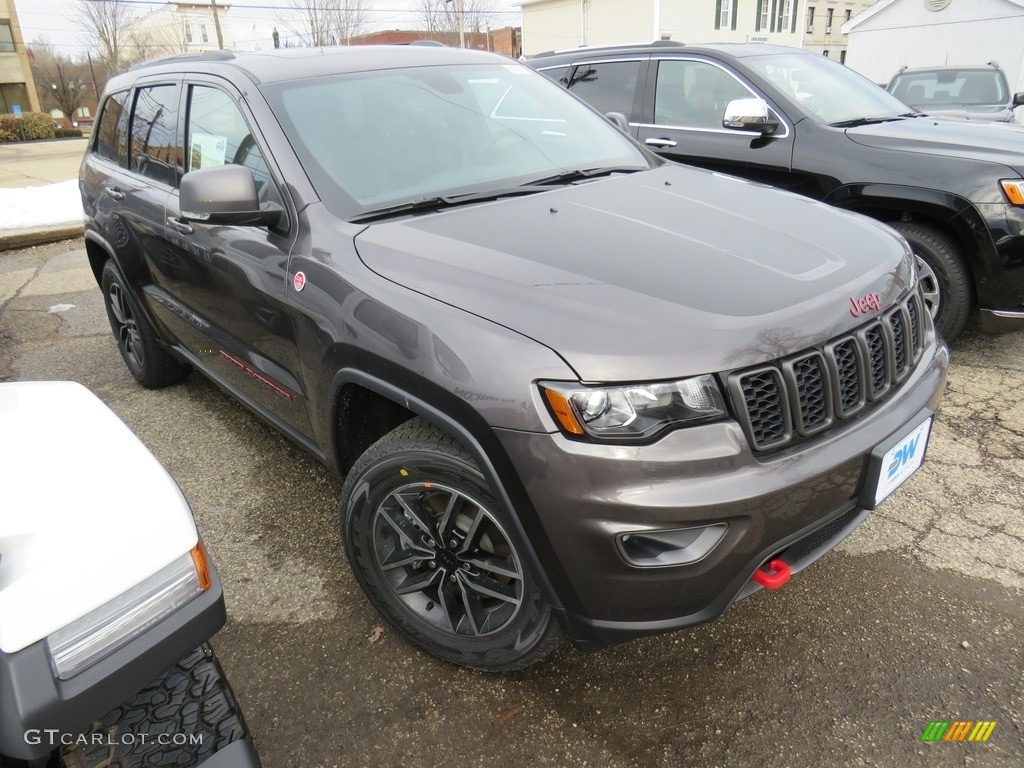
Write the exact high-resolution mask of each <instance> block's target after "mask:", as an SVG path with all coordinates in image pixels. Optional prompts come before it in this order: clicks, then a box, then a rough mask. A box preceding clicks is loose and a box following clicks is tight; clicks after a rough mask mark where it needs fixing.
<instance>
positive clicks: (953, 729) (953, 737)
mask: <svg viewBox="0 0 1024 768" xmlns="http://www.w3.org/2000/svg"><path fill="white" fill-rule="evenodd" d="M995 728H996V721H995V720H978V721H974V720H954V721H953V722H950V721H949V720H932V721H931V722H930V723H928V727H927V728H925V729H924V733H922V734H921V741H988V737H989V736H991V735H992V731H994V730H995Z"/></svg>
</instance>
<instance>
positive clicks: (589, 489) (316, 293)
mask: <svg viewBox="0 0 1024 768" xmlns="http://www.w3.org/2000/svg"><path fill="white" fill-rule="evenodd" d="M81 188H82V197H83V201H84V206H85V212H86V244H87V250H88V254H89V259H90V262H91V265H92V269H93V272H94V273H95V276H96V280H97V283H98V284H99V286H100V287H101V290H102V291H103V296H104V299H105V301H106V306H107V313H108V316H109V320H110V325H111V328H112V330H113V333H114V336H115V337H116V339H117V342H118V345H119V347H120V351H121V354H122V356H123V358H124V361H125V363H126V364H127V366H128V368H129V370H130V371H131V372H132V374H133V375H134V376H135V377H136V378H137V379H138V380H139V382H140V383H141V384H142V385H143V386H146V387H161V386H165V385H169V384H172V383H175V382H178V381H180V380H181V379H183V378H184V377H185V376H186V375H187V373H188V372H189V370H191V369H198V370H200V371H201V372H202V373H203V374H204V375H206V376H208V377H209V378H210V379H212V380H213V381H214V382H216V383H217V384H218V385H220V386H221V387H222V388H223V389H224V390H226V391H227V392H229V393H230V394H231V395H232V396H234V397H235V398H237V399H238V400H240V401H241V402H242V403H244V404H245V405H246V406H248V407H249V408H251V409H252V410H253V411H254V412H255V413H257V414H258V415H259V416H261V417H262V418H263V419H265V420H266V421H267V422H269V423H270V424H272V425H273V426H274V427H276V428H277V429H279V430H280V431H281V432H283V433H284V434H285V435H287V436H288V437H289V438H291V439H292V440H293V441H294V442H295V443H297V444H298V445H300V446H302V447H303V448H305V449H306V450H308V451H309V452H310V453H312V454H313V455H314V456H316V457H317V458H319V459H320V460H321V461H322V462H323V463H324V464H326V465H327V466H328V467H330V468H331V469H332V470H334V471H336V472H337V473H338V474H339V475H341V476H344V477H345V483H344V487H343V490H342V498H341V504H340V507H341V509H340V528H341V534H342V538H343V540H344V545H345V549H346V552H347V554H348V559H349V563H350V564H351V567H352V569H353V571H354V573H355V576H356V578H357V579H358V581H359V583H360V585H361V586H362V588H363V589H364V591H365V593H366V595H367V596H368V598H369V599H370V600H371V602H372V603H373V604H374V605H375V606H376V607H377V609H378V610H379V611H380V612H381V613H382V614H383V615H384V616H385V617H386V618H387V620H389V621H390V622H391V623H392V624H393V625H394V626H395V627H397V628H398V629H399V630H400V631H401V632H403V633H404V634H405V635H406V636H407V637H408V638H409V639H410V640H411V641H412V642H414V643H416V644H418V645H419V646H420V647H422V648H424V649H426V650H427V651H429V652H431V653H434V654H436V655H438V656H440V657H443V658H445V659H449V660H451V661H454V662H456V663H459V664H464V665H467V666H471V667H477V668H482V669H492V670H508V669H516V668H520V667H524V666H526V665H528V664H531V663H533V662H535V661H537V660H538V659H540V658H542V657H543V656H544V655H545V654H547V653H548V652H549V651H551V650H552V649H553V648H554V647H555V646H557V645H558V643H559V642H560V641H561V639H562V637H563V636H568V638H569V639H571V640H572V641H574V642H575V643H577V644H578V645H579V646H581V647H584V648H599V647H601V646H603V645H607V644H609V643H613V642H617V641H620V640H624V639H628V638H630V637H635V636H638V635H644V634H653V633H658V632H666V631H669V630H673V629H677V628H680V627H685V626H687V625H692V624H695V623H698V622H703V621H708V620H710V619H712V618H714V617H716V616H717V615H718V614H720V613H721V612H722V611H724V610H725V609H726V607H727V606H728V605H729V604H730V603H731V602H733V601H734V600H737V599H740V598H743V597H745V596H747V595H750V594H752V593H754V592H756V591H758V590H760V589H762V588H764V587H769V588H778V587H780V586H781V585H782V584H784V583H785V582H786V580H787V579H788V578H789V576H790V574H792V573H795V572H797V571H799V570H800V569H802V568H804V567H805V566H807V565H808V564H809V563H811V562H813V561H814V560H816V559H817V558H818V557H820V556H821V555H822V554H824V553H825V552H827V551H828V550H829V549H831V548H832V547H833V546H835V544H836V543H837V542H838V541H840V540H841V539H842V538H843V537H844V536H845V535H846V534H848V533H849V532H850V531H851V530H852V529H853V528H854V527H855V526H857V524H859V523H860V522H861V521H862V520H864V518H865V517H866V516H867V515H868V514H869V512H870V510H871V509H873V508H874V507H875V506H876V505H877V504H879V503H880V502H881V501H882V500H883V499H884V498H886V497H887V496H888V495H889V494H890V493H891V492H892V491H893V490H894V489H895V488H896V487H897V486H898V485H899V484H900V483H901V482H903V481H904V480H906V478H907V477H908V476H909V475H910V474H911V473H912V472H913V471H914V470H915V469H916V468H917V467H918V466H919V465H920V463H921V461H922V459H923V457H924V452H925V447H926V444H927V439H928V434H929V429H930V426H931V423H932V417H933V412H934V409H935V408H936V406H937V404H938V401H939V399H940V396H941V392H942V388H943V384H944V379H945V373H946V366H947V362H948V353H947V350H946V348H945V346H944V345H943V344H942V342H941V341H940V340H938V339H937V337H936V334H935V332H934V329H933V326H932V321H931V319H930V317H929V315H928V312H927V311H926V310H925V307H924V304H923V298H922V295H921V290H920V286H919V284H918V281H917V275H916V268H915V263H914V258H913V255H912V254H911V251H910V248H909V247H908V245H907V243H906V241H904V240H903V239H902V238H901V237H899V236H898V235H896V234H895V233H893V232H892V231H891V230H890V229H888V228H886V227H885V226H884V225H881V224H879V223H877V222H875V221H873V220H871V219H868V218H866V217H862V216H859V215H856V214H851V213H846V212H843V211H838V210H835V209H832V208H830V207H828V206H825V205H820V204H817V203H814V202H811V201H809V200H807V199H805V198H802V197H798V196H795V195H790V194H787V193H784V192H780V191H778V190H774V189H771V188H768V187H764V186H760V185H756V184H751V183H749V182H746V181H742V180H739V179H737V178H734V177H730V176H725V175H722V174H718V173H714V172H709V171H703V170H696V169H692V168H686V167H682V166H677V165H673V164H666V163H665V162H664V161H661V160H659V159H657V158H656V157H654V156H653V155H652V154H650V153H649V152H648V151H647V150H645V149H643V148H642V147H640V146H639V145H637V144H636V143H635V142H634V141H633V140H631V139H630V138H628V137H626V136H625V135H623V134H622V133H621V132H619V131H618V130H616V129H615V128H614V127H613V126H612V125H610V124H609V123H608V122H607V121H606V120H605V119H604V118H603V117H602V116H601V115H599V114H598V113H596V112H594V111H593V110H592V109H591V108H589V107H587V106H586V105H584V104H583V103H582V102H580V101H578V100H577V99H575V98H574V97H573V96H571V95H570V94H568V93H566V92H565V90H564V89H562V88H560V87H559V86H557V85H556V84H554V83H552V82H550V81H549V80H547V79H546V78H544V77H542V76H540V75H538V74H536V73H534V72H532V71H530V70H529V69H528V68H526V67H524V66H522V65H521V64H518V63H516V62H513V61H510V60H508V59H504V58H501V57H498V56H494V55H491V54H485V53H480V52H470V51H462V50H451V49H444V48H427V47H376V48H375V47H359V48H351V49H350V48H343V49H324V50H309V49H305V50H289V51H274V52H272V53H266V54H256V55H238V56H235V55H232V54H229V53H218V54H205V55H199V56H185V57H179V58H172V59H168V60H163V61H158V62H153V63H150V64H146V65H144V66H141V67H138V68H136V69H134V70H132V71H131V72H129V73H127V74H125V75H122V76H119V77H116V78H114V79H112V80H111V81H110V83H109V85H108V88H107V93H106V95H105V97H104V100H103V104H102V107H101V111H100V116H99V122H98V124H97V128H96V131H95V135H94V137H93V139H92V143H91V145H90V148H89V150H88V152H87V154H86V157H85V160H84V162H83V165H82V172H81Z"/></svg>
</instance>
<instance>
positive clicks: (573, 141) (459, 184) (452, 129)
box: [264, 62, 649, 218]
mask: <svg viewBox="0 0 1024 768" xmlns="http://www.w3.org/2000/svg"><path fill="white" fill-rule="evenodd" d="M264 92H265V93H266V95H267V97H268V99H269V100H270V103H271V106H272V108H273V109H274V111H275V113H276V114H277V116H278V118H279V119H280V121H281V124H282V126H283V127H284V129H285V132H286V134H287V135H288V137H289V140H290V141H291V143H292V146H293V147H294V149H295V152H296V154H298V156H299V159H300V160H301V161H302V164H303V166H304V167H305V169H306V171H307V173H308V174H309V177H310V180H311V181H312V182H313V185H314V186H315V187H316V189H317V193H318V194H319V195H320V197H321V199H322V200H323V201H324V203H325V204H326V205H327V206H328V208H330V209H331V210H332V211H333V212H334V213H335V214H336V215H338V216H341V217H342V218H351V217H353V216H355V215H358V214H360V213H364V212H367V211H373V210H379V209H381V208H384V207H389V206H395V205H401V204H404V203H410V202H415V201H417V200H423V199H424V198H431V197H439V196H451V195H458V194H469V193H479V192H486V191H488V190H500V189H507V188H509V187H512V186H515V185H519V184H526V183H529V182H530V181H532V180H537V179H540V178H547V177H551V176H555V175H560V174H563V173H566V172H571V171H582V170H591V169H594V168H615V167H625V168H647V167H649V163H648V161H647V159H646V157H645V156H644V154H643V153H642V152H641V151H640V150H639V149H638V148H637V147H636V146H634V145H633V144H632V143H631V142H630V141H629V140H628V139H627V138H626V137H625V136H624V135H623V134H622V133H620V132H619V131H618V130H617V129H615V128H614V127H612V126H611V124H610V123H608V121H606V120H605V119H604V118H602V117H601V116H600V115H598V114H595V113H594V112H592V111H591V110H590V109H589V108H587V107H585V106H584V105H583V104H582V103H580V102H579V101H577V100H576V99H575V98H573V97H572V96H570V95H569V94H568V93H566V91H565V89H563V88H561V87H560V86H558V85H556V84H554V83H552V82H551V81H549V80H548V79H547V78H545V77H542V76H541V75H538V74H536V73H535V72H533V71H532V70H530V69H528V68H526V67H524V66H522V65H521V64H516V63H512V62H509V63H508V64H501V63H495V64H474V65H468V66H467V65H456V66H442V67H418V68H408V69H392V70H384V71H375V72H360V73H356V74H346V75H338V76H334V77H329V78H318V79H316V80H300V81H292V82H285V83H277V84H272V85H268V86H265V87H264Z"/></svg>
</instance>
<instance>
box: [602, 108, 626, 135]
mask: <svg viewBox="0 0 1024 768" xmlns="http://www.w3.org/2000/svg"><path fill="white" fill-rule="evenodd" d="M605 117H606V118H607V119H608V122H609V123H611V124H612V125H614V126H615V127H616V128H618V129H619V130H620V131H622V132H623V133H624V134H626V135H627V136H629V120H627V119H626V116H625V115H624V114H622V113H621V112H607V113H605Z"/></svg>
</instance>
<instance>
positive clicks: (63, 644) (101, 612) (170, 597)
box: [46, 543, 210, 680]
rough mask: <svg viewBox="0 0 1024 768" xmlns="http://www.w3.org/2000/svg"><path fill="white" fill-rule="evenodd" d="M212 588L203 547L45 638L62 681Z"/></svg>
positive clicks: (198, 547) (55, 668) (54, 666)
mask: <svg viewBox="0 0 1024 768" xmlns="http://www.w3.org/2000/svg"><path fill="white" fill-rule="evenodd" d="M209 588H210V572H209V565H208V563H207V561H206V552H205V551H204V550H203V545H202V543H200V544H198V545H196V547H195V549H193V550H192V551H191V552H189V553H188V554H186V555H183V556H182V557H179V558H178V559H177V560H175V561H174V562H173V563H171V564H170V565H168V566H167V567H166V568H163V569H162V570H160V571H157V572H156V573H155V574H153V575H152V576H150V577H149V578H148V579H146V580H145V581H143V582H141V583H140V584H137V585H136V586H134V587H132V588H131V589H129V590H128V591H127V592H125V593H123V594H121V595H119V596H117V597H115V598H114V599H113V600H111V601H110V602H108V603H105V604H103V605H101V606H100V607H99V608H97V609H96V610H94V611H92V612H91V613H87V614H86V615H85V616H83V617H82V618H80V619H78V620H76V621H73V622H72V623H70V624H68V625H67V626H66V627H62V628H60V629H58V630H57V631H56V632H54V633H53V634H52V635H50V636H49V637H47V638H46V647H47V649H48V650H49V652H50V659H51V661H52V663H53V670H54V672H56V673H57V677H59V678H60V679H61V680H67V679H68V678H70V677H73V676H74V675H77V674H78V673H79V672H81V671H82V670H83V669H86V668H87V667H90V666H92V665H93V664H95V663H96V662H97V661H99V660H100V659H102V658H103V657H104V656H106V655H108V654H110V653H113V652H114V651H116V650H117V649H118V648H120V647H121V646H123V645H124V644H125V643H127V642H128V641H129V640H131V639H132V638H133V637H136V636H137V635H139V634H141V633H142V632H144V631H145V630H146V629H147V628H149V627H151V626H153V625H154V624H156V623H157V622H158V621H160V619H162V618H163V617H164V616H166V615H167V614H169V613H171V612H172V611H174V610H176V609H177V608H179V607H180V606H182V605H184V604H185V603H187V602H188V601H189V600H191V599H192V598H194V597H195V596H196V595H198V594H199V593H201V592H205V591H206V590H207V589H209Z"/></svg>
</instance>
